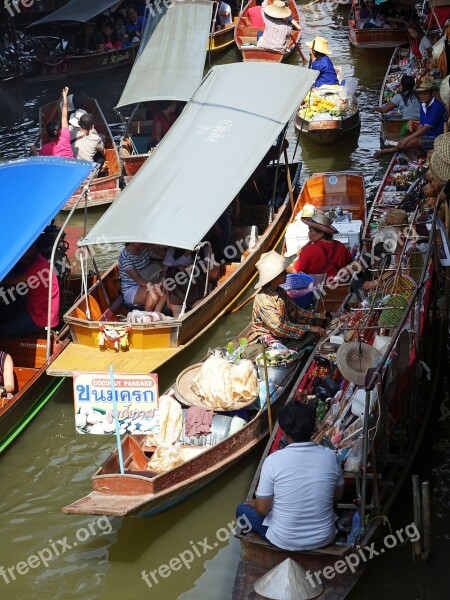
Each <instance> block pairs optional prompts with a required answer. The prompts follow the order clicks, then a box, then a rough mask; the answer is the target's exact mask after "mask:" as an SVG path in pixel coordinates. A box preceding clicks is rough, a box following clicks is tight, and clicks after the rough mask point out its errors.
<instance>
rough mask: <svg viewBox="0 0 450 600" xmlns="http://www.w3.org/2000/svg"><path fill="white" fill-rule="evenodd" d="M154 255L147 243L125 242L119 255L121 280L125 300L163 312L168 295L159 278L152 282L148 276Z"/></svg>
mask: <svg viewBox="0 0 450 600" xmlns="http://www.w3.org/2000/svg"><path fill="white" fill-rule="evenodd" d="M153 257H154V252H153V250H148V249H147V248H146V247H145V244H142V243H139V242H129V243H127V244H125V248H124V249H123V250H122V252H121V253H120V255H119V275H120V282H121V287H122V294H123V299H124V302H126V303H127V304H135V305H140V304H143V305H144V310H146V311H147V312H151V311H155V312H162V309H163V308H164V305H165V304H166V300H167V295H166V293H165V291H164V289H163V288H162V286H161V284H159V283H158V282H157V279H155V280H154V282H150V281H149V278H148V267H149V265H150V263H151V260H152V258H153ZM145 270H147V272H145ZM155 274H156V273H155ZM144 275H145V276H144Z"/></svg>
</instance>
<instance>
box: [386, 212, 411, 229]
mask: <svg viewBox="0 0 450 600" xmlns="http://www.w3.org/2000/svg"><path fill="white" fill-rule="evenodd" d="M384 224H385V225H386V227H401V226H402V225H408V213H407V212H406V210H403V209H402V208H393V209H392V210H390V211H389V212H388V213H387V214H386V218H385V220H384Z"/></svg>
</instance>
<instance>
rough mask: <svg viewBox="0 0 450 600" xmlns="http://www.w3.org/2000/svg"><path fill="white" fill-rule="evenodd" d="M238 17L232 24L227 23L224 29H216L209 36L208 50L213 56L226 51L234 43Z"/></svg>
mask: <svg viewBox="0 0 450 600" xmlns="http://www.w3.org/2000/svg"><path fill="white" fill-rule="evenodd" d="M236 23H237V19H235V20H234V22H233V23H232V24H231V25H228V26H227V25H226V26H225V28H224V29H221V30H220V31H215V32H214V33H213V34H212V35H211V36H210V38H209V44H208V51H209V52H211V55H212V56H217V55H218V54H221V53H222V52H225V51H226V50H228V49H229V48H231V46H233V44H234V29H235V27H236Z"/></svg>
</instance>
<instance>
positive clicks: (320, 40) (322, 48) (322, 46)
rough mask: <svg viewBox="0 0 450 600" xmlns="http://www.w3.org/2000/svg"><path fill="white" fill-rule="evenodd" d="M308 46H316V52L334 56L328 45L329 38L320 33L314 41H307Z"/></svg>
mask: <svg viewBox="0 0 450 600" xmlns="http://www.w3.org/2000/svg"><path fill="white" fill-rule="evenodd" d="M306 45H307V46H308V48H312V47H313V46H314V51H315V52H320V53H321V54H326V55H327V56H332V52H331V50H330V49H329V47H328V40H327V39H325V38H324V37H321V36H320V35H316V37H315V38H314V39H313V41H312V42H306Z"/></svg>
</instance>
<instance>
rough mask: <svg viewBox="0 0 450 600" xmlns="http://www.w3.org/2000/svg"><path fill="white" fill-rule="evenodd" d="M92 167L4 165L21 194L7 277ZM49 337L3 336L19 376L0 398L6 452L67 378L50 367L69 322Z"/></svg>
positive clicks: (1, 177)
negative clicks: (53, 374)
mask: <svg viewBox="0 0 450 600" xmlns="http://www.w3.org/2000/svg"><path fill="white" fill-rule="evenodd" d="M91 170H92V167H91V166H90V165H89V164H88V163H85V162H82V161H75V160H71V161H64V160H63V159H52V158H46V159H43V158H35V157H33V158H29V159H21V160H18V161H8V162H6V163H3V164H2V165H1V167H0V181H1V185H2V189H3V191H4V193H5V194H7V193H9V192H8V189H10V190H11V193H13V194H14V197H15V202H14V206H12V207H10V208H9V209H8V211H9V215H8V216H9V219H10V228H11V231H12V234H9V233H8V232H6V231H5V232H4V235H3V237H2V261H1V262H0V270H1V273H2V275H1V277H2V279H3V277H4V276H5V275H6V274H7V272H9V270H10V268H11V266H12V265H14V264H15V263H16V262H17V261H18V260H19V259H20V258H21V256H22V255H23V252H24V248H25V249H27V248H28V247H29V246H30V245H31V244H32V243H33V242H34V241H35V239H36V238H37V237H38V236H39V235H40V234H41V233H42V224H43V223H48V222H49V221H50V220H51V219H52V218H54V217H55V215H56V214H57V212H58V211H59V210H60V208H61V205H62V204H63V203H64V201H65V199H66V198H67V197H69V196H70V195H71V194H72V192H73V190H74V189H75V188H76V187H77V186H78V185H79V184H80V181H83V179H85V177H86V175H87V174H88V173H89V172H90V171H91ZM37 180H38V181H39V184H40V185H39V191H38V192H36V190H35V188H34V187H33V182H35V181H37ZM55 185H57V192H56V193H55ZM25 211H27V212H28V215H29V218H28V220H27V224H26V226H24V224H23V214H24V212H25ZM20 224H22V228H21V231H22V238H21V240H20V241H19V240H18V239H17V231H18V230H19V228H20ZM47 235H49V236H50V235H52V236H53V237H52V238H51V241H50V238H49V250H50V251H51V250H52V247H53V246H55V247H56V248H57V255H58V256H59V257H60V258H61V259H62V258H63V257H64V256H65V250H66V248H65V244H64V238H63V237H61V235H62V232H61V235H60V231H59V229H57V230H54V229H53V228H50V229H49V230H48V234H47ZM11 237H13V238H14V237H15V238H16V240H14V239H10V238H11ZM60 240H61V245H60ZM4 246H5V247H4ZM64 279H65V278H64V277H63V276H61V278H59V283H60V286H62V285H63V283H64ZM5 285H6V284H5ZM62 292H63V290H61V295H62ZM78 293H79V290H78ZM45 336H46V333H45V331H43V332H42V333H40V334H39V333H38V334H35V335H33V336H29V337H23V338H15V337H7V338H0V348H1V349H2V350H3V351H4V352H6V353H7V354H9V355H10V356H11V357H12V359H13V363H14V379H15V390H14V393H13V394H12V396H11V395H8V396H5V397H2V398H0V453H1V452H3V451H4V450H5V449H6V448H7V447H8V446H9V445H10V444H11V443H12V442H13V440H14V439H15V438H16V437H17V436H18V435H19V434H20V433H21V432H22V430H23V429H24V428H25V427H26V426H27V424H28V423H29V422H30V421H31V419H32V418H33V417H34V416H35V415H36V414H37V413H38V412H39V410H40V409H41V408H42V407H43V406H44V405H45V404H46V402H47V401H48V400H49V398H50V397H51V396H52V394H53V393H54V392H55V391H56V389H57V388H58V387H59V385H60V384H61V383H62V380H55V379H53V378H51V377H49V376H48V375H47V374H46V369H47V368H48V367H49V366H50V365H51V363H52V362H53V360H54V359H55V358H56V357H57V356H58V355H59V354H60V353H61V352H62V350H63V349H64V348H65V347H66V346H67V345H68V343H69V329H68V327H63V328H62V329H61V330H60V331H59V332H58V333H55V332H52V333H51V334H50V333H47V337H45Z"/></svg>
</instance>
